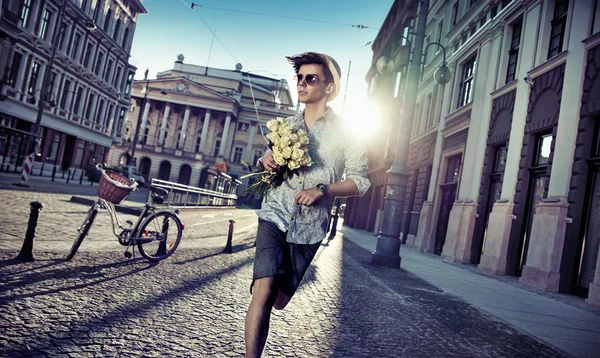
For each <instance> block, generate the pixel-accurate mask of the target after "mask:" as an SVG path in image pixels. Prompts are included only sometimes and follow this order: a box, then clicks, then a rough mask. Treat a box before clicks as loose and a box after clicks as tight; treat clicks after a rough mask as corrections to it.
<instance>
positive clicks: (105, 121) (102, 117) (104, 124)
mask: <svg viewBox="0 0 600 358" xmlns="http://www.w3.org/2000/svg"><path fill="white" fill-rule="evenodd" d="M101 99H103V98H101ZM103 100H104V106H102V112H100V113H98V115H99V117H98V118H100V121H99V122H100V123H98V124H100V129H102V127H107V126H108V118H107V117H106V112H107V110H108V106H109V104H108V101H107V100H106V99H103Z"/></svg>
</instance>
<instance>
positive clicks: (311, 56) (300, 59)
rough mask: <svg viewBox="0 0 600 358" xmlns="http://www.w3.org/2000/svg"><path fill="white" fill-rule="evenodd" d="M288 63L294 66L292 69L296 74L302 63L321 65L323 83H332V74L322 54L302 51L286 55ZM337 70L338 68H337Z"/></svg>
mask: <svg viewBox="0 0 600 358" xmlns="http://www.w3.org/2000/svg"><path fill="white" fill-rule="evenodd" d="M286 58H287V60H288V62H289V63H290V65H292V66H293V67H294V71H296V74H298V71H300V67H302V65H321V68H323V74H324V75H325V83H334V80H333V74H332V73H331V71H330V70H329V66H327V60H326V59H325V58H324V57H323V55H321V54H319V53H316V52H304V53H301V54H299V55H294V56H286ZM338 71H339V70H338Z"/></svg>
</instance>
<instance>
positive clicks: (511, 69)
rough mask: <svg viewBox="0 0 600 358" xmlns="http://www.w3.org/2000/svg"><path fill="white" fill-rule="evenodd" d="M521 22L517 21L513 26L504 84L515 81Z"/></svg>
mask: <svg viewBox="0 0 600 358" xmlns="http://www.w3.org/2000/svg"><path fill="white" fill-rule="evenodd" d="M522 26H523V22H522V21H521V20H519V22H517V23H516V24H514V25H513V29H512V37H511V40H510V50H509V51H508V69H507V70H506V83H508V82H510V81H512V80H514V79H515V75H516V72H517V60H518V59H519V43H520V41H521V28H522Z"/></svg>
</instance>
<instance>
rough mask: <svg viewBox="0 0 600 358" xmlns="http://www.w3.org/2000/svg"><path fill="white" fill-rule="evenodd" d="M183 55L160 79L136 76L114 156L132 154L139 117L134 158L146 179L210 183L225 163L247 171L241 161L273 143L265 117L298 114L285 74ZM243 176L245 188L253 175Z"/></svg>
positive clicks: (237, 172) (116, 161) (119, 160)
mask: <svg viewBox="0 0 600 358" xmlns="http://www.w3.org/2000/svg"><path fill="white" fill-rule="evenodd" d="M183 60H184V57H183V55H179V56H178V59H177V61H176V62H175V64H174V66H173V69H171V70H168V71H164V72H160V73H158V75H157V76H156V79H153V80H148V81H145V80H142V81H135V82H134V84H133V97H134V101H133V104H132V107H131V109H130V111H129V112H128V114H127V119H126V121H125V122H124V128H123V135H124V138H125V141H124V142H123V143H122V144H117V145H115V146H113V148H112V149H111V151H110V155H109V159H108V163H109V164H110V165H112V166H119V165H121V166H123V165H126V164H127V163H129V162H130V159H131V158H130V156H131V152H132V145H133V138H134V135H135V131H136V125H137V123H138V120H139V125H140V130H139V137H138V139H139V140H138V144H137V147H136V151H135V157H136V158H135V162H136V163H137V164H136V166H137V168H138V169H139V171H140V173H141V174H142V175H143V176H144V177H145V179H146V180H147V181H148V180H150V179H151V178H156V179H161V180H167V181H172V182H178V183H181V184H185V185H191V186H198V187H202V188H204V187H210V182H209V172H211V171H210V169H215V170H219V171H223V168H225V171H226V173H227V174H228V175H230V176H232V177H233V178H238V177H239V176H241V175H243V174H247V171H246V169H245V167H244V166H243V165H242V161H245V162H247V163H252V164H255V163H256V162H257V160H258V158H260V157H261V156H262V155H263V154H264V153H265V151H266V150H267V143H266V141H265V139H264V138H263V136H262V133H261V126H262V127H263V131H264V132H265V133H266V126H265V124H266V122H267V121H269V120H271V119H273V118H276V117H289V116H292V115H294V114H296V106H294V103H293V100H292V97H291V94H290V91H289V87H288V84H287V81H285V80H279V79H274V78H270V77H265V76H261V75H259V74H257V73H258V72H260V71H249V72H244V71H242V66H241V65H240V64H238V65H237V66H236V69H235V70H226V69H218V68H211V67H204V66H196V65H191V64H186V63H184V62H183ZM144 96H146V98H147V100H146V101H145V102H144ZM142 106H143V108H142ZM140 111H141V113H140ZM219 164H221V165H222V164H225V166H224V167H223V166H219ZM243 183H244V184H243V185H242V186H240V189H244V188H245V187H246V186H247V185H248V180H244V181H243ZM240 192H241V191H240Z"/></svg>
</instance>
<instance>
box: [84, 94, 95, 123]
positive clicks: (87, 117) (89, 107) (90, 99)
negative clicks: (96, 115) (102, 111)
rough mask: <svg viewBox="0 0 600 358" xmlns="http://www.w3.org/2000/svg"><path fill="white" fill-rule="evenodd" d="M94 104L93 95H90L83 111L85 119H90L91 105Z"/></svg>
mask: <svg viewBox="0 0 600 358" xmlns="http://www.w3.org/2000/svg"><path fill="white" fill-rule="evenodd" d="M93 103H94V95H93V94H90V95H89V97H88V103H87V108H86V109H85V119H90V114H92V104H93Z"/></svg>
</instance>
